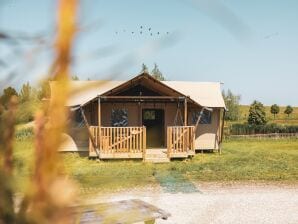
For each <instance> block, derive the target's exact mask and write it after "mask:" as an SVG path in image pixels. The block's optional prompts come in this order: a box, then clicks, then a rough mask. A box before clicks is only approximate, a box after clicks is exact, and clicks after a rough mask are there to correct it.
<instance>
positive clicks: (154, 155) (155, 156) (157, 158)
mask: <svg viewBox="0 0 298 224" xmlns="http://www.w3.org/2000/svg"><path fill="white" fill-rule="evenodd" d="M144 161H145V162H148V163H168V162H170V159H169V158H168V156H167V149H147V150H146V155H145V160H144Z"/></svg>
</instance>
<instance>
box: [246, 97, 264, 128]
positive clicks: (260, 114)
mask: <svg viewBox="0 0 298 224" xmlns="http://www.w3.org/2000/svg"><path fill="white" fill-rule="evenodd" d="M247 121H248V123H249V124H253V125H264V124H266V123H267V119H266V112H265V107H264V105H263V104H262V103H261V102H258V101H256V100H255V101H254V102H253V103H252V104H251V105H250V108H249V115H248V120H247Z"/></svg>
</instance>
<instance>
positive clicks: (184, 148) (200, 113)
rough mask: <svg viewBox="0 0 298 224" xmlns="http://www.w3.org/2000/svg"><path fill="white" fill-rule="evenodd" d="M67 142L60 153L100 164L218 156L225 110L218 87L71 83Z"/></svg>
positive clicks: (145, 79)
mask: <svg viewBox="0 0 298 224" xmlns="http://www.w3.org/2000/svg"><path fill="white" fill-rule="evenodd" d="M50 86H51V94H55V86H56V83H55V82H51V84H50ZM70 86H71V92H72V94H71V97H70V98H69V101H68V102H67V105H66V106H67V107H68V108H69V110H70V111H71V115H72V116H71V118H70V119H71V122H70V123H71V125H70V131H69V133H68V135H65V136H66V138H67V139H68V140H67V141H66V143H65V145H64V146H62V147H61V150H62V151H78V152H86V153H87V154H88V155H89V157H99V158H100V159H111V158H142V159H145V157H146V155H147V154H146V153H147V151H151V152H152V151H154V149H156V150H162V152H163V153H164V154H165V155H166V157H167V158H168V159H171V158H186V157H188V156H191V155H193V154H194V153H195V151H196V150H213V151H219V150H220V144H221V140H222V130H223V128H222V127H223V122H222V121H223V116H224V111H225V104H224V100H223V97H222V94H221V89H220V83H215V82H214V83H211V82H184V81H159V80H157V79H155V78H153V77H152V76H151V75H149V74H147V73H142V74H140V75H137V76H136V77H134V78H132V79H130V80H126V81H109V80H108V81H72V82H71V84H70Z"/></svg>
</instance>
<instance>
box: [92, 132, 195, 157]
mask: <svg viewBox="0 0 298 224" xmlns="http://www.w3.org/2000/svg"><path fill="white" fill-rule="evenodd" d="M194 129H195V127H194V126H171V127H167V147H166V149H165V151H166V157H167V158H168V160H170V159H171V158H187V157H189V156H192V155H194V153H195V148H194V145H195V144H194V142H195V134H194ZM153 150H155V149H150V152H149V150H147V144H146V127H145V126H142V127H98V126H90V138H89V156H90V157H99V159H128V158H131V159H143V161H146V157H149V156H150V154H152V151H153ZM147 151H148V153H147ZM148 160H150V158H148Z"/></svg>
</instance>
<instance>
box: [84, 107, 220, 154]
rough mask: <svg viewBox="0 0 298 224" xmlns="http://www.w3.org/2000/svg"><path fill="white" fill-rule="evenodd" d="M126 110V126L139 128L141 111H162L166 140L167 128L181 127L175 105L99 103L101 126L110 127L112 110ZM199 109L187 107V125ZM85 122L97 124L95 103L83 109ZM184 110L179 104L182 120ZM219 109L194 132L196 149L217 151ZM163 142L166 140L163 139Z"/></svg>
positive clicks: (214, 110) (191, 123)
mask: <svg viewBox="0 0 298 224" xmlns="http://www.w3.org/2000/svg"><path fill="white" fill-rule="evenodd" d="M113 108H114V109H127V110H128V126H141V125H142V109H149V108H155V109H163V110H164V114H165V119H164V122H165V127H164V133H165V135H164V136H165V138H166V136H167V135H166V130H167V126H174V125H182V124H181V122H178V123H176V124H175V123H174V120H175V115H176V112H177V103H174V102H173V103H170V102H169V103H144V102H143V103H141V104H140V105H139V104H138V103H116V102H115V103H110V102H102V103H101V125H102V126H105V127H109V126H111V113H112V109H113ZM200 109H201V108H199V107H196V106H194V105H189V108H188V116H187V117H188V119H187V120H188V125H194V123H193V121H192V111H194V110H196V111H198V110H200ZM84 110H85V114H86V117H87V120H88V122H89V124H90V125H97V124H98V120H97V119H98V104H97V101H94V102H93V103H90V104H88V105H86V106H85V107H84ZM183 113H184V108H183V104H181V116H182V119H183V118H184V116H183ZM179 121H180V119H179ZM220 124H221V121H220V109H217V108H215V109H213V112H212V118H211V124H199V126H198V129H197V132H196V140H195V147H196V149H218V146H219V145H218V144H219V142H218V141H219V138H220V136H219V134H220ZM165 142H167V141H166V139H165Z"/></svg>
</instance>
